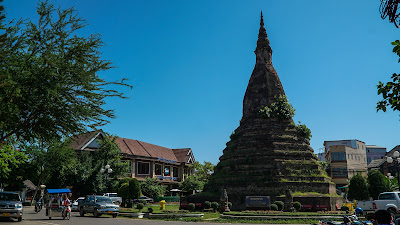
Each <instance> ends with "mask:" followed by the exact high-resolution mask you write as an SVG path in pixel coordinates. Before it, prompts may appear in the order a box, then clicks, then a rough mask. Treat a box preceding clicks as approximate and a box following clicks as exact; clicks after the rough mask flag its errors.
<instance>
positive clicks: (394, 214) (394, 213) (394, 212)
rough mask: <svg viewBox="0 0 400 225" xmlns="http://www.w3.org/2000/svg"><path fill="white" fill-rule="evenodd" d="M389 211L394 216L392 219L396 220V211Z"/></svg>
mask: <svg viewBox="0 0 400 225" xmlns="http://www.w3.org/2000/svg"><path fill="white" fill-rule="evenodd" d="M387 211H388V212H389V213H390V214H391V215H392V218H396V210H394V209H388V210H387Z"/></svg>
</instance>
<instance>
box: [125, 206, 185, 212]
mask: <svg viewBox="0 0 400 225" xmlns="http://www.w3.org/2000/svg"><path fill="white" fill-rule="evenodd" d="M148 208H152V209H153V213H172V212H174V213H177V212H179V213H185V211H186V212H187V210H179V205H178V204H167V205H165V211H164V210H161V209H160V205H158V204H152V205H149V204H146V205H145V206H144V208H143V209H142V210H141V211H139V209H136V206H135V208H120V212H133V213H139V212H148Z"/></svg>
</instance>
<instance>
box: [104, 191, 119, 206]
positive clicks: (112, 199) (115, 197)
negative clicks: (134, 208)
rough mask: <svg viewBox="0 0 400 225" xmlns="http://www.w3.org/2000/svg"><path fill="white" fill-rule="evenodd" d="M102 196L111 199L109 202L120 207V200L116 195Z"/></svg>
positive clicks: (107, 194) (106, 194)
mask: <svg viewBox="0 0 400 225" xmlns="http://www.w3.org/2000/svg"><path fill="white" fill-rule="evenodd" d="M103 196H106V197H109V198H111V201H112V202H114V203H115V204H117V205H120V204H121V202H122V198H121V197H118V196H117V193H105V194H104V195H103Z"/></svg>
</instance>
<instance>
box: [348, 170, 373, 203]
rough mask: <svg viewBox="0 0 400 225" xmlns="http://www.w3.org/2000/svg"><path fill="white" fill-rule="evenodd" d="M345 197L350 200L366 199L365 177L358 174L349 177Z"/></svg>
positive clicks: (367, 194) (367, 195)
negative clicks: (347, 190) (347, 191)
mask: <svg viewBox="0 0 400 225" xmlns="http://www.w3.org/2000/svg"><path fill="white" fill-rule="evenodd" d="M347 197H348V198H349V199H350V200H368V199H369V193H368V186H367V182H366V180H365V178H364V177H363V176H362V175H361V174H360V173H358V174H356V175H354V176H353V177H352V178H351V179H350V184H349V193H348V195H347Z"/></svg>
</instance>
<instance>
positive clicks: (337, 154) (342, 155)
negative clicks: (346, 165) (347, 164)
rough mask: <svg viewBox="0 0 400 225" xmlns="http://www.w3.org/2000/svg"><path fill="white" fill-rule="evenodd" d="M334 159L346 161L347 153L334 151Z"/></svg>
mask: <svg viewBox="0 0 400 225" xmlns="http://www.w3.org/2000/svg"><path fill="white" fill-rule="evenodd" d="M332 161H346V153H345V152H332Z"/></svg>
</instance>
